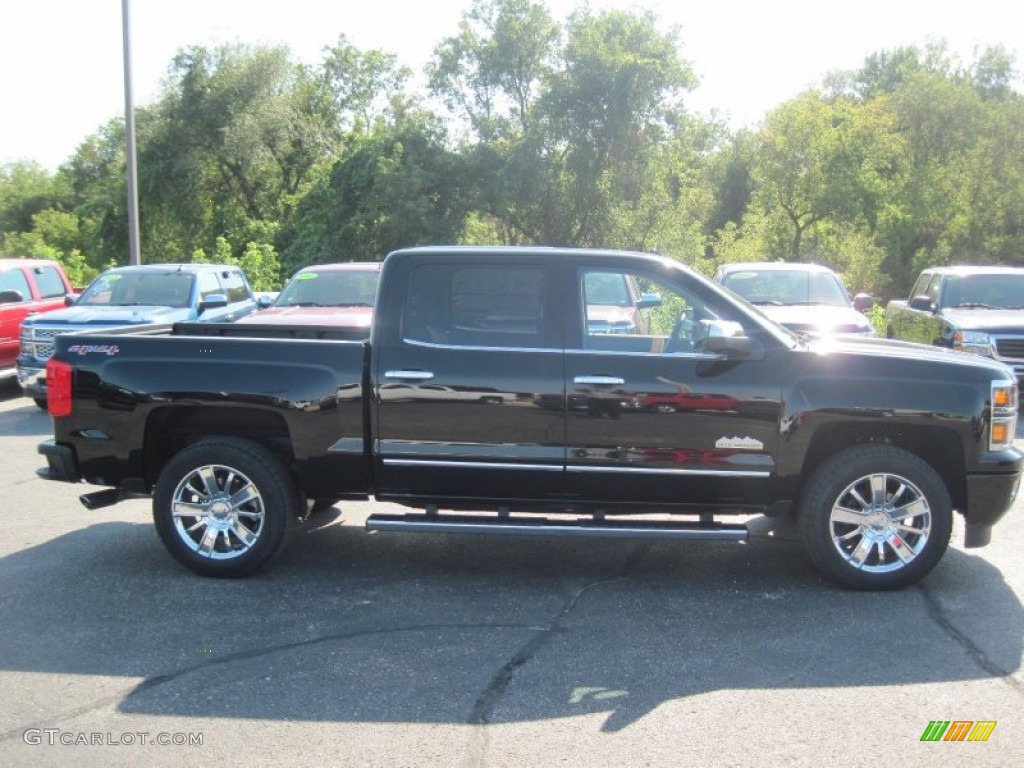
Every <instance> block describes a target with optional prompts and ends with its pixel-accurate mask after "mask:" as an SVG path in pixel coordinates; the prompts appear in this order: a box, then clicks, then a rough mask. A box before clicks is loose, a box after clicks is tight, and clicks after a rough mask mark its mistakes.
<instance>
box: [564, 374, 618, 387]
mask: <svg viewBox="0 0 1024 768" xmlns="http://www.w3.org/2000/svg"><path fill="white" fill-rule="evenodd" d="M572 381H573V383H574V384H593V385H595V386H598V387H600V386H605V387H610V386H614V385H616V384H625V383H626V380H625V379H620V378H619V377H617V376H577V377H576V378H575V379H573V380H572Z"/></svg>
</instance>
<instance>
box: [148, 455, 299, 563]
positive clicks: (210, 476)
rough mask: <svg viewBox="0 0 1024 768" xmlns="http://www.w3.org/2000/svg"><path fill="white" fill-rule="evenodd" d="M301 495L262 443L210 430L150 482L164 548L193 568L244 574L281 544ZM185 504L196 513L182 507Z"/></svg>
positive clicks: (265, 559) (157, 528)
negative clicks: (212, 433) (210, 435)
mask: <svg viewBox="0 0 1024 768" xmlns="http://www.w3.org/2000/svg"><path fill="white" fill-rule="evenodd" d="M246 489H248V492H247V493H246V494H245V495H244V496H239V494H240V493H241V492H242V491H243V490H246ZM298 498H299V495H298V492H297V491H296V489H295V485H294V483H293V482H292V479H291V477H290V476H289V474H288V472H287V471H286V470H285V468H284V466H282V464H281V462H280V461H278V460H277V459H276V458H275V457H274V455H273V454H272V453H270V451H268V450H267V449H266V448H264V447H263V446H261V445H258V444H256V443H253V442H251V441H249V440H242V439H238V438H231V437H224V438H210V439H207V440H203V441H201V442H198V443H195V444H193V445H190V446H189V447H188V448H185V449H183V450H182V451H181V452H179V453H178V454H177V455H176V456H174V458H172V459H171V460H170V461H169V462H168V463H167V466H166V467H164V469H163V471H162V472H161V473H160V478H159V479H158V480H157V483H156V487H155V488H154V490H153V522H154V523H155V524H156V530H157V533H159V534H160V539H161V541H163V543H164V546H165V547H166V548H167V551H168V552H170V553H171V555H173V556H174V558H175V559H176V560H178V561H179V562H180V563H182V564H183V565H185V566H186V567H188V568H190V569H191V570H193V571H195V572H196V573H198V574H200V575H202V576H214V577H219V578H228V577H237V576H248V575H249V574H251V573H253V572H254V571H256V570H257V569H259V568H262V567H263V566H264V565H266V564H267V563H268V562H270V560H271V559H273V557H274V556H275V555H276V554H277V553H278V552H279V551H280V549H281V547H282V545H283V544H284V542H285V539H286V537H287V535H288V530H289V528H290V527H291V524H292V521H293V520H294V519H295V517H296V515H297V513H298V501H297V499H298ZM175 505H178V506H179V510H180V511H179V515H178V517H175V514H174V512H175ZM189 511H194V512H195V514H181V512H186V513H187V512H189Z"/></svg>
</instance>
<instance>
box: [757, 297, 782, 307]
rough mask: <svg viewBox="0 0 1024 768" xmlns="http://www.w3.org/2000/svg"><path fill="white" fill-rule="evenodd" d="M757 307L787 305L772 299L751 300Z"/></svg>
mask: <svg viewBox="0 0 1024 768" xmlns="http://www.w3.org/2000/svg"><path fill="white" fill-rule="evenodd" d="M750 303H751V304H753V305H754V306H755V307H783V306H785V305H784V304H783V303H782V302H781V301H776V300H775V299H770V300H768V301H752V302H750Z"/></svg>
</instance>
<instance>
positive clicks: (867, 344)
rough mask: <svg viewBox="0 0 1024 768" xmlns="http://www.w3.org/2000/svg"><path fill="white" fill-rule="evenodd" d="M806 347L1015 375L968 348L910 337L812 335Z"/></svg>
mask: <svg viewBox="0 0 1024 768" xmlns="http://www.w3.org/2000/svg"><path fill="white" fill-rule="evenodd" d="M807 348H808V349H809V350H810V351H812V352H815V353H818V354H821V355H825V356H828V355H841V356H857V357H870V358H875V359H882V358H885V359H889V360H893V361H899V362H898V363H897V365H901V364H902V363H906V364H908V365H914V364H920V363H925V364H928V363H941V364H943V365H949V364H950V363H952V364H954V365H961V366H967V367H973V368H988V369H989V370H990V371H991V373H992V375H996V374H998V375H999V376H1000V377H1002V378H1005V379H1007V380H1008V381H1014V380H1015V379H1016V377H1015V375H1014V373H1013V370H1012V369H1010V368H1009V367H1007V366H1005V365H1003V364H1002V363H1000V362H998V361H996V360H993V359H992V358H989V357H982V356H981V355H974V354H970V353H968V352H956V351H954V350H952V349H948V348H946V347H935V346H932V345H930V344H916V343H914V342H912V341H896V340H893V339H878V338H870V337H845V336H844V337H841V338H837V337H824V338H820V339H812V340H810V341H809V342H808V343H807Z"/></svg>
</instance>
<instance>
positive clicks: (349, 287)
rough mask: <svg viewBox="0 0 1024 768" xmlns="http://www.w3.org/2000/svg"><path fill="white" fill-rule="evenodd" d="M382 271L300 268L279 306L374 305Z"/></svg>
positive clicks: (275, 304)
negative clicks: (302, 269)
mask: <svg viewBox="0 0 1024 768" xmlns="http://www.w3.org/2000/svg"><path fill="white" fill-rule="evenodd" d="M379 277H380V272H378V271H376V270H373V271H366V272H363V271H358V270H331V271H327V270H325V271H323V272H315V271H314V272H300V273H299V274H297V275H296V276H295V277H293V278H292V280H291V282H290V283H288V285H286V286H285V287H284V290H282V291H281V295H280V296H278V297H277V301H276V302H274V306H276V307H372V306H373V302H374V299H375V298H376V296H377V279H378V278H379Z"/></svg>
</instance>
